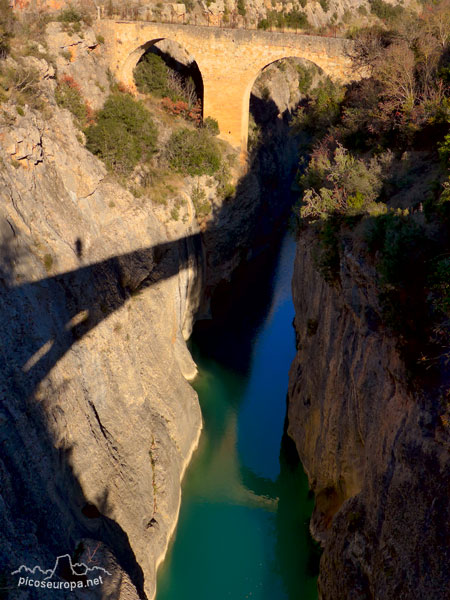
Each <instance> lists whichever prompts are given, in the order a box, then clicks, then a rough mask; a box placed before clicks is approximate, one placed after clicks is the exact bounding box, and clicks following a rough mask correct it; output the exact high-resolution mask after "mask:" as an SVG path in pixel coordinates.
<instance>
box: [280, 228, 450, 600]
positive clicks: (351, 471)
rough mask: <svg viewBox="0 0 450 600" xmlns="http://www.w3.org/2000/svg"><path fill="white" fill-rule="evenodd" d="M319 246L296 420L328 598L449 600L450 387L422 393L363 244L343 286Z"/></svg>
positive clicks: (302, 281) (309, 286) (352, 255)
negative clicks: (384, 311) (321, 258)
mask: <svg viewBox="0 0 450 600" xmlns="http://www.w3.org/2000/svg"><path fill="white" fill-rule="evenodd" d="M314 247H315V239H314V236H313V235H312V234H308V233H303V234H302V236H301V239H300V241H299V244H298V250H297V256H296V263H295V273H294V279H293V295H294V303H295V308H296V318H295V329H296V333H297V342H298V352H297V356H296V358H295V360H294V363H293V365H292V368H291V372H290V387H289V408H288V418H289V434H290V435H291V437H292V438H293V439H294V440H295V443H296V446H297V449H298V452H299V455H300V458H301V460H302V462H303V465H304V467H305V470H306V472H307V474H308V477H309V481H310V484H311V487H312V489H313V490H314V492H315V495H316V504H315V510H314V514H313V518H312V522H311V530H312V533H313V535H314V536H315V537H316V538H317V539H318V540H320V542H321V543H322V545H323V546H324V554H323V556H322V559H321V565H320V576H319V591H320V594H319V595H320V598H322V599H324V600H325V599H326V600H341V599H342V600H344V599H346V600H347V599H349V598H351V599H360V600H362V599H369V598H377V599H385V598H394V597H398V598H404V599H408V600H412V599H419V598H420V599H422V598H436V599H438V598H446V597H447V596H448V593H449V589H450V588H449V576H448V573H449V566H450V552H449V544H448V540H449V534H450V530H449V523H450V521H449V508H448V482H449V481H450V461H449V454H448V451H449V447H450V444H449V441H450V440H449V431H448V426H446V420H445V418H442V417H441V415H442V413H444V412H445V405H446V403H448V398H446V397H445V394H446V393H447V394H448V392H446V391H445V388H443V389H440V390H438V391H437V392H436V391H435V392H434V393H433V394H432V393H430V392H429V393H425V392H423V391H421V390H419V389H413V385H412V383H411V381H410V380H409V379H408V378H407V373H406V370H405V367H404V365H403V362H402V360H401V357H400V356H399V353H398V351H397V349H396V343H395V339H394V338H393V337H392V336H391V335H390V334H389V332H388V331H386V330H385V329H384V328H383V326H382V325H381V319H380V314H381V311H380V308H379V304H378V299H377V289H376V286H375V283H374V282H375V281H376V274H375V272H374V271H373V270H372V269H371V267H370V266H369V265H368V264H367V263H365V262H364V259H363V257H362V253H361V249H360V248H358V244H357V242H356V241H355V244H353V241H352V240H351V239H348V240H347V241H346V243H345V247H344V251H343V256H342V259H341V265H340V284H339V285H337V286H335V287H331V286H330V285H328V284H327V283H325V281H324V280H323V279H322V277H321V276H320V275H319V273H318V272H317V270H316V267H315V260H314Z"/></svg>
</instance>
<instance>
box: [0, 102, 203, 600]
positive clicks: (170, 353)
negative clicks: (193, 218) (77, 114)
mask: <svg viewBox="0 0 450 600" xmlns="http://www.w3.org/2000/svg"><path fill="white" fill-rule="evenodd" d="M12 110H13V109H12ZM12 110H11V111H10V112H9V113H7V112H5V113H4V118H5V121H7V119H6V116H5V115H8V116H9V118H10V122H11V121H13V120H14V119H15V117H14V115H13V113H12ZM1 135H2V141H3V144H2V168H1V172H0V178H1V183H0V186H1V187H0V195H1V198H2V202H1V208H0V211H1V227H2V279H1V288H2V289H1V300H0V303H1V322H2V340H1V361H2V369H1V380H2V381H1V384H0V394H1V397H2V408H1V418H0V424H1V425H0V429H1V432H2V433H1V434H0V435H1V439H2V453H1V460H0V473H1V478H2V485H1V496H2V502H1V511H0V513H1V521H2V531H3V532H6V533H5V535H4V538H3V540H2V550H1V553H2V563H3V564H2V566H3V568H4V570H5V572H7V570H8V568H9V567H15V566H18V565H20V564H23V563H26V564H29V563H32V566H33V565H34V564H41V563H42V562H43V561H45V562H46V565H52V564H53V561H54V558H55V556H56V554H63V553H65V552H69V553H70V554H72V553H73V551H74V550H75V547H76V545H77V543H78V541H79V540H80V539H81V538H83V537H89V538H94V539H98V540H101V541H103V542H104V543H105V544H106V545H109V547H110V548H111V550H112V552H113V554H115V556H116V560H117V561H118V562H119V564H120V565H121V567H122V568H123V570H124V571H126V572H128V574H129V575H130V577H131V579H132V581H133V583H134V585H135V586H136V588H137V589H138V591H139V592H140V593H142V592H143V591H144V589H145V592H146V593H147V595H148V596H149V597H151V596H152V594H153V592H154V586H155V566H156V564H157V562H158V560H159V559H160V557H161V555H162V553H163V552H164V549H165V547H166V544H167V542H168V536H169V534H170V532H171V530H172V529H173V526H174V523H175V519H176V514H177V511H178V507H179V502H180V485H179V483H180V478H181V475H182V473H183V470H184V467H185V466H186V463H187V461H188V460H189V456H190V454H191V452H192V451H193V449H194V448H195V445H196V443H197V439H198V436H199V433H200V428H201V415H200V409H199V406H198V403H197V398H196V394H195V392H194V391H193V390H192V388H191V387H190V386H189V384H188V383H187V381H186V380H185V377H184V376H191V377H192V376H193V374H194V373H195V365H194V364H193V363H192V360H191V359H190V356H189V354H188V352H187V349H186V347H185V344H184V340H183V337H182V334H181V330H182V328H183V324H184V320H185V316H186V315H187V317H189V313H190V312H191V311H192V310H194V309H195V306H191V305H190V304H189V297H190V292H191V290H192V289H193V288H194V287H195V285H196V281H195V279H196V271H197V268H196V260H197V259H196V258H195V253H194V252H192V250H193V248H194V243H195V242H194V241H193V240H195V236H194V234H193V232H195V230H196V228H197V225H196V223H187V224H186V235H185V239H183V238H182V239H181V241H173V242H170V241H169V240H168V236H167V233H166V231H165V230H164V228H163V227H162V226H161V224H160V223H159V222H158V221H157V219H156V218H155V217H154V216H153V214H152V211H151V209H150V208H149V207H148V206H139V205H137V203H136V201H135V198H134V197H133V196H132V195H131V194H130V193H129V192H126V191H125V190H123V189H122V188H120V186H117V185H116V184H114V183H113V182H111V181H109V180H108V178H107V177H106V173H105V171H104V168H103V166H102V165H101V163H100V162H99V161H97V160H96V159H94V158H93V156H92V155H90V154H89V153H88V152H87V151H86V150H85V149H84V148H83V147H82V146H80V144H79V142H78V140H77V139H76V135H77V134H76V131H75V128H74V126H73V124H72V119H71V117H70V115H69V114H68V113H67V111H59V110H58V109H57V108H54V113H53V117H52V118H51V119H50V120H47V121H46V122H44V121H43V120H41V119H40V117H39V116H37V115H36V114H35V113H34V112H32V111H26V114H25V115H24V116H23V117H19V116H18V118H17V122H16V123H13V124H12V123H11V124H8V123H7V122H6V123H5V122H3V123H2V127H1ZM190 256H192V259H191V258H189V257H190ZM138 288H140V289H141V291H140V292H139V293H137V290H138ZM18 528H19V529H18ZM11 570H12V569H11ZM144 578H145V582H144Z"/></svg>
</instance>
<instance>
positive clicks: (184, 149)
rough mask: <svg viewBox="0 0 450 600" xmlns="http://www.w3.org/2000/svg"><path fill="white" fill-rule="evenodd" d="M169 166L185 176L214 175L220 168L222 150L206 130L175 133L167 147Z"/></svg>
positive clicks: (181, 130)
mask: <svg viewBox="0 0 450 600" xmlns="http://www.w3.org/2000/svg"><path fill="white" fill-rule="evenodd" d="M166 157H167V161H168V163H169V165H170V166H171V167H172V168H173V169H175V171H178V172H179V173H183V174H185V175H213V174H214V173H215V172H216V171H218V170H219V167H220V150H219V146H218V144H217V142H216V140H215V139H214V138H213V137H212V136H211V135H210V134H209V133H208V131H207V130H206V129H187V128H186V129H180V130H179V131H175V132H174V133H173V134H172V135H171V137H170V139H169V141H168V143H167V147H166Z"/></svg>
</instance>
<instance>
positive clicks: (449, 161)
mask: <svg viewBox="0 0 450 600" xmlns="http://www.w3.org/2000/svg"><path fill="white" fill-rule="evenodd" d="M438 150H439V157H440V159H441V160H442V162H443V163H444V166H445V167H446V168H450V133H449V134H448V135H446V136H445V138H444V141H443V142H441V143H440V144H439V145H438Z"/></svg>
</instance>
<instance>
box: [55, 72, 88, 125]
mask: <svg viewBox="0 0 450 600" xmlns="http://www.w3.org/2000/svg"><path fill="white" fill-rule="evenodd" d="M55 99H56V103H57V104H58V106H60V107H61V108H67V109H68V110H70V112H71V113H72V114H73V116H74V117H75V119H76V121H77V123H78V125H79V126H81V127H85V126H86V124H87V123H86V122H87V106H86V103H85V102H84V100H83V97H82V96H81V92H80V89H79V87H78V86H77V85H76V84H75V82H74V81H73V80H72V79H71V78H69V77H66V78H65V79H63V80H62V81H60V82H59V83H58V86H57V88H56V90H55Z"/></svg>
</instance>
